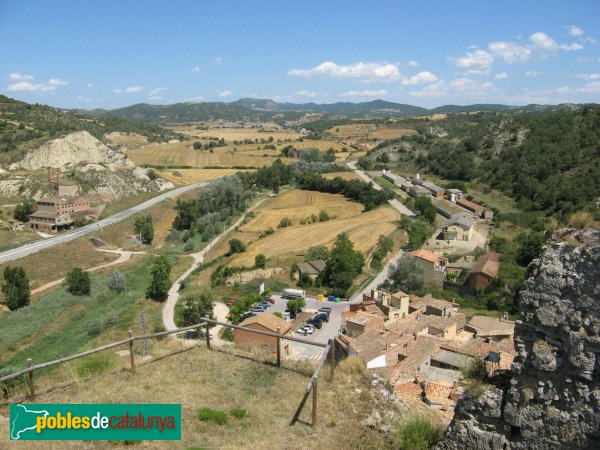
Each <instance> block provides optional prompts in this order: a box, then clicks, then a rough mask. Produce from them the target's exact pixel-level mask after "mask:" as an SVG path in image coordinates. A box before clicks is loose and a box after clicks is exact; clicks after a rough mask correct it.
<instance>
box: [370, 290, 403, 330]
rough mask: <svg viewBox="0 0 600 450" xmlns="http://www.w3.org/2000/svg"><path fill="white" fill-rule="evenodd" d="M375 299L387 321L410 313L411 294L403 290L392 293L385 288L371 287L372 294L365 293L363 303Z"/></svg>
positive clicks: (389, 321)
mask: <svg viewBox="0 0 600 450" xmlns="http://www.w3.org/2000/svg"><path fill="white" fill-rule="evenodd" d="M369 300H371V301H373V302H374V304H375V305H376V306H377V308H379V310H380V311H381V312H382V313H383V315H384V317H385V321H386V323H391V322H394V321H396V320H399V319H403V318H405V317H406V316H407V315H408V305H409V295H408V294H405V293H404V292H402V291H398V292H396V293H393V294H392V293H390V292H388V291H385V290H383V289H371V294H370V295H368V294H363V303H364V302H365V301H369Z"/></svg>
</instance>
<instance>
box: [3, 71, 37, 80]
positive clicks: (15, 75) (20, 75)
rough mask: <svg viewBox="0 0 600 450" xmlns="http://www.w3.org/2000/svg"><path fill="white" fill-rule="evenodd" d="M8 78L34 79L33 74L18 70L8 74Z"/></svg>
mask: <svg viewBox="0 0 600 450" xmlns="http://www.w3.org/2000/svg"><path fill="white" fill-rule="evenodd" d="M8 79H9V80H10V81H29V80H33V76H31V75H24V74H20V73H18V72H13V73H11V74H10V75H8Z"/></svg>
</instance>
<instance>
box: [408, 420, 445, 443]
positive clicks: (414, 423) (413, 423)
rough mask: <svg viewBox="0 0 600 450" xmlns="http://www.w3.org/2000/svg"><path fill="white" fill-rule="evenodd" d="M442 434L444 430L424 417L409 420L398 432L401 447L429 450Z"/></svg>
mask: <svg viewBox="0 0 600 450" xmlns="http://www.w3.org/2000/svg"><path fill="white" fill-rule="evenodd" d="M441 436H442V430H441V429H440V428H439V427H437V426H435V425H434V424H433V423H431V421H429V420H428V419H426V418H424V417H416V418H414V419H411V420H409V421H408V422H407V423H406V425H404V426H403V427H402V429H401V430H400V431H399V433H398V437H399V439H400V447H401V448H405V449H411V450H427V449H429V448H430V447H431V446H432V445H433V444H434V443H435V442H437V441H438V440H439V439H440V438H441Z"/></svg>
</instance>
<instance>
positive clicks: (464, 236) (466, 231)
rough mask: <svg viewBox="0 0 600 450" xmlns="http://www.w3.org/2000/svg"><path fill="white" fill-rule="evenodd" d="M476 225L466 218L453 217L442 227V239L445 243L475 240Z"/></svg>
mask: <svg viewBox="0 0 600 450" xmlns="http://www.w3.org/2000/svg"><path fill="white" fill-rule="evenodd" d="M474 225H475V223H474V222H473V221H472V220H471V219H468V218H466V217H463V216H455V217H452V218H450V219H448V220H446V222H444V225H443V226H442V237H443V239H444V240H445V241H470V240H471V239H472V238H473V234H474V228H473V226H474Z"/></svg>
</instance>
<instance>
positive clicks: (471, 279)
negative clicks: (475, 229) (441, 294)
mask: <svg viewBox="0 0 600 450" xmlns="http://www.w3.org/2000/svg"><path fill="white" fill-rule="evenodd" d="M501 258H502V254H501V253H486V254H485V255H482V256H480V257H479V259H478V260H477V262H476V263H475V265H474V266H473V267H472V268H471V270H470V271H469V276H468V278H467V284H468V285H469V286H470V287H472V288H473V289H487V288H488V287H489V286H490V284H491V283H492V281H494V280H495V279H496V278H498V271H499V270H500V259H501Z"/></svg>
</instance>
